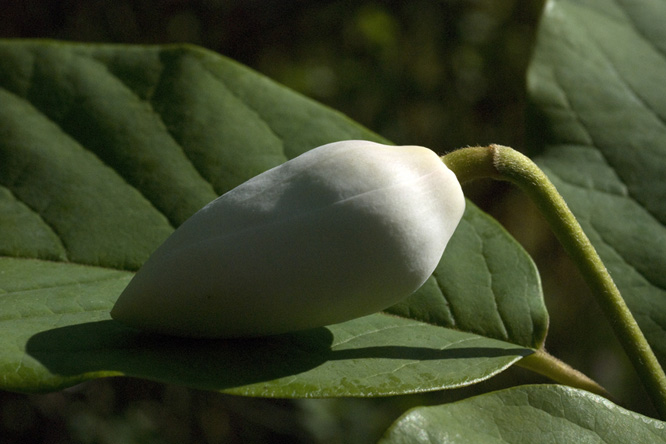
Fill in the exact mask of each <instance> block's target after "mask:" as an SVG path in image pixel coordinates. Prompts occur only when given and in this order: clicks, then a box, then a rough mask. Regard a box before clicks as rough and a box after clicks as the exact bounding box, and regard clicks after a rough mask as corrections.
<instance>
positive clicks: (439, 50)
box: [0, 0, 645, 443]
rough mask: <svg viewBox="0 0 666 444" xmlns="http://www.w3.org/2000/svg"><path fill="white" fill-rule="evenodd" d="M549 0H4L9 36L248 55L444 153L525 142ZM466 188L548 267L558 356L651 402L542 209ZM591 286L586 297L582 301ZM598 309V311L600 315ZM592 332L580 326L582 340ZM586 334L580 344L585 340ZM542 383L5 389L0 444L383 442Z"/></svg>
mask: <svg viewBox="0 0 666 444" xmlns="http://www.w3.org/2000/svg"><path fill="white" fill-rule="evenodd" d="M542 3H543V0H522V1H519V0H448V1H447V0H439V1H436V0H410V1H384V2H379V1H366V0H362V1H355V2H352V1H344V0H319V1H316V2H315V1H312V0H309V1H307V0H294V1H284V0H199V1H190V0H136V1H133V0H68V1H59V0H33V1H30V0H27V1H8V2H4V4H3V5H2V9H3V12H2V14H0V38H52V39H62V40H69V41H85V42H109V43H132V44H134V43H142V44H153V43H154V44H161V43H169V42H189V43H193V44H197V45H201V46H204V47H206V48H209V49H212V50H214V51H216V52H219V53H221V54H224V55H226V56H228V57H230V58H233V59H235V60H237V61H239V62H241V63H243V64H246V65H248V66H250V67H252V68H254V69H256V70H258V71H259V72H262V73H263V74H265V75H267V76H269V77H271V78H273V79H274V80H276V81H278V82H280V83H283V84H284V85H286V86H288V87H290V88H293V89H295V90H297V91H300V92H302V93H303V94H305V95H308V96H310V97H312V98H314V99H316V100H318V101H320V102H322V103H325V104H327V105H329V106H331V107H333V108H335V109H338V110H340V111H342V112H343V113H345V114H347V115H348V116H350V117H351V118H352V119H354V120H356V121H358V122H360V123H361V124H363V125H365V126H367V127H369V128H371V129H373V130H374V131H376V132H378V133H380V134H382V135H383V136H385V137H387V138H388V139H390V140H393V141H394V142H396V143H399V144H417V145H424V146H428V147H430V148H432V149H434V150H435V151H438V152H440V153H443V152H446V151H450V150H452V149H454V148H456V147H460V146H466V145H476V144H489V143H500V144H504V145H510V146H513V147H515V148H518V149H524V148H525V147H524V133H525V131H524V125H525V123H524V120H525V119H524V112H525V108H526V106H527V104H526V97H525V72H526V68H527V65H528V63H529V57H530V51H531V49H532V46H533V43H534V36H535V31H536V26H537V23H538V17H539V13H540V11H541V7H542ZM466 193H467V194H468V196H470V197H471V198H472V200H474V201H475V202H477V203H479V204H480V205H481V206H482V207H483V208H484V209H486V210H487V211H489V212H491V214H493V215H494V216H496V217H498V218H499V219H500V221H502V222H503V223H504V224H505V225H506V226H507V227H508V228H509V230H510V231H511V232H512V233H513V234H514V235H515V236H516V238H517V239H518V240H519V241H521V242H522V243H523V244H524V245H525V247H526V248H527V249H528V251H529V252H530V253H531V254H533V256H534V258H535V260H536V262H537V264H538V266H539V268H540V270H541V271H542V274H543V276H542V277H543V281H544V289H545V294H546V297H547V303H548V306H549V310H550V313H551V319H552V325H551V330H550V334H549V338H548V340H547V346H548V347H549V350H550V352H551V353H553V354H554V355H555V356H558V357H559V358H561V359H563V360H564V361H566V362H568V363H570V364H571V365H573V366H574V367H577V368H579V369H581V370H582V371H584V372H586V373H588V374H589V375H590V376H592V377H593V378H595V379H597V380H599V381H600V382H601V383H602V384H604V385H606V386H607V388H609V389H610V391H611V392H615V393H616V394H617V395H618V396H619V397H620V398H622V399H628V400H629V402H631V403H632V405H629V406H628V407H630V408H633V409H634V410H637V411H645V409H644V408H643V407H644V402H645V401H644V400H645V397H644V394H643V393H636V392H635V389H634V388H633V387H636V384H634V382H635V381H634V380H633V379H632V378H633V375H632V374H631V371H630V370H628V365H627V363H626V360H625V358H624V357H623V355H622V352H621V351H619V349H618V347H617V345H616V344H615V342H613V340H612V339H610V338H611V333H610V330H609V329H608V327H607V326H605V325H602V324H599V323H598V322H592V321H591V320H592V319H598V309H597V308H596V307H595V306H594V304H593V303H592V302H591V299H590V298H588V297H586V295H585V294H584V293H585V291H586V290H585V289H584V286H583V284H582V281H581V279H580V278H579V277H578V275H577V273H576V272H575V270H573V269H572V267H571V265H570V263H569V262H568V260H567V259H566V258H564V257H563V254H562V251H561V249H560V248H559V246H558V245H557V244H556V243H555V241H554V240H553V238H552V237H551V236H550V234H549V233H548V231H547V229H546V228H544V226H543V224H542V223H541V221H540V219H539V217H538V215H537V214H536V212H535V210H534V208H533V207H532V206H531V205H530V204H529V203H527V202H525V200H524V198H522V197H521V196H520V195H519V194H517V193H515V192H513V191H508V190H507V187H506V186H503V185H498V184H493V185H492V187H490V186H488V185H487V184H480V185H475V186H473V187H470V188H468V189H466ZM581 292H582V293H583V294H582V295H581ZM595 316H596V317H595ZM581 332H585V333H581ZM581 336H582V337H585V338H587V340H586V341H585V343H580V342H578V339H579V338H580V337H581ZM539 381H542V379H540V378H539V377H537V376H535V375H533V374H530V373H527V372H525V371H522V370H521V369H518V368H512V369H511V370H509V371H507V372H505V373H504V374H502V375H500V376H499V377H496V378H493V379H492V380H490V381H488V382H486V383H483V384H479V385H477V386H473V387H471V388H466V389H461V390H452V391H447V392H440V393H435V394H430V395H419V396H407V397H399V398H385V399H373V400H344V399H332V400H299V401H280V400H260V399H244V398H234V397H229V396H223V395H219V394H217V393H206V392H199V391H194V390H188V389H184V388H181V387H172V386H166V385H160V384H155V383H149V382H145V381H137V380H131V379H126V378H122V379H109V380H98V381H92V382H90V383H87V384H84V385H82V386H79V387H75V388H73V389H70V390H66V391H63V392H59V393H52V394H48V395H17V394H12V393H0V442H2V443H19V442H33V443H40V442H44V443H46V442H48V443H65V442H67V443H79V442H80V443H111V442H113V443H122V442H127V443H153V442H167V443H171V442H173V443H181V442H193V443H241V442H244V443H245V442H293V443H299V442H303V443H307V442H318V443H343V442H345V443H346V442H359V443H365V442H373V441H375V440H376V439H377V438H378V437H379V436H380V435H381V433H382V432H383V430H384V429H385V428H386V427H388V425H390V423H391V422H392V421H393V420H394V419H395V418H397V417H398V416H399V415H400V414H401V413H402V412H403V411H405V410H406V409H407V408H409V407H412V406H415V405H427V404H437V403H442V402H446V401H450V400H456V399H461V398H463V397H465V396H469V395H471V394H475V393H480V392H483V391H487V390H492V389H498V388H502V387H505V386H508V385H512V384H516V383H519V382H539Z"/></svg>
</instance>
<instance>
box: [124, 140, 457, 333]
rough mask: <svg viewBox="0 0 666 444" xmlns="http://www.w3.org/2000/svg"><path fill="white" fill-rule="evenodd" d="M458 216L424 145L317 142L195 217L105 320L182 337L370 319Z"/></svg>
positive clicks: (444, 174) (441, 243) (424, 270)
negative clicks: (369, 315)
mask: <svg viewBox="0 0 666 444" xmlns="http://www.w3.org/2000/svg"><path fill="white" fill-rule="evenodd" d="M464 208H465V201H464V197H463V193H462V190H461V188H460V184H459V183H458V180H457V179H456V177H455V175H454V174H453V172H451V171H450V170H449V169H448V168H447V167H446V166H445V165H444V163H443V162H442V161H441V160H440V158H439V157H438V156H437V155H436V154H435V153H434V152H433V151H431V150H429V149H427V148H423V147H417V146H401V147H394V146H386V145H380V144H377V143H373V142H367V141H344V142H336V143H331V144H328V145H324V146H321V147H318V148H315V149H313V150H311V151H308V152H306V153H304V154H302V155H301V156H299V157H296V158H294V159H292V160H290V161H288V162H286V163H284V164H282V165H280V166H277V167H275V168H273V169H271V170H268V171H266V172H264V173H262V174H260V175H258V176H256V177H254V178H252V179H250V180H249V181H247V182H245V183H243V184H241V185H239V186H238V187H236V188H234V189H233V190H231V191H229V192H228V193H226V194H224V195H222V196H220V197H219V198H217V199H216V200H214V201H213V202H211V203H209V204H208V205H206V206H205V207H204V208H202V209H201V210H200V211H199V212H197V213H196V214H194V215H193V216H192V217H191V218H190V219H188V220H187V221H186V222H185V223H183V224H182V225H181V226H180V227H179V228H178V229H177V230H176V231H175V232H174V233H173V234H172V235H171V236H170V237H169V238H168V239H167V240H166V241H165V242H164V243H163V244H162V245H161V246H160V247H159V248H158V249H157V250H156V251H155V252H154V253H153V255H152V256H151V257H150V258H149V259H148V261H147V262H146V263H145V264H144V266H143V267H142V268H141V269H140V270H139V272H138V273H137V274H136V276H135V277H134V278H133V279H132V281H131V282H130V283H129V285H128V286H127V288H126V289H125V290H124V291H123V293H122V294H121V295H120V297H119V299H118V301H117V302H116V305H115V306H114V307H113V310H112V312H111V315H112V317H113V318H115V319H116V320H118V321H120V322H122V323H125V324H127V325H129V326H133V327H136V328H139V329H143V330H147V331H153V332H158V333H165V334H172V335H178V336H191V337H238V336H261V335H270V334H278V333H285V332H290V331H297V330H303V329H308V328H314V327H320V326H324V325H329V324H333V323H338V322H342V321H346V320H349V319H353V318H356V317H360V316H364V315H368V314H371V313H374V312H376V311H379V310H382V309H385V308H387V307H389V306H391V305H393V304H395V303H396V302H398V301H400V300H401V299H403V298H405V297H407V296H409V295H410V294H412V293H413V292H414V291H415V290H417V289H418V288H419V287H420V286H421V285H422V284H423V283H424V282H425V280H426V279H427V278H428V277H429V276H430V275H431V274H432V272H433V270H434V269H435V267H436V266H437V264H438V262H439V260H440V258H441V256H442V253H443V252H444V248H445V247H446V244H447V243H448V241H449V239H450V238H451V236H452V234H453V231H454V230H455V228H456V226H457V225H458V223H459V221H460V219H461V217H462V214H463V211H464Z"/></svg>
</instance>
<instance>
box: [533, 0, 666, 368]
mask: <svg viewBox="0 0 666 444" xmlns="http://www.w3.org/2000/svg"><path fill="white" fill-rule="evenodd" d="M665 14H666V4H664V3H663V2H657V1H650V2H641V3H635V2H624V1H614V0H595V1H566V0H556V1H551V2H549V3H548V5H547V7H546V9H545V13H544V17H543V20H542V23H541V27H540V31H539V37H538V40H537V47H536V50H535V58H534V62H533V64H532V65H531V68H530V72H529V90H530V97H531V99H532V101H533V103H534V107H533V114H532V123H533V125H532V127H531V132H532V133H533V136H534V145H535V149H538V151H539V152H540V153H541V154H539V155H538V157H536V159H535V160H536V161H537V163H538V164H539V165H540V166H541V167H542V168H543V169H544V171H545V172H546V173H547V174H548V175H549V176H550V177H551V178H552V180H553V182H554V183H555V185H556V186H557V187H558V189H559V190H560V191H561V193H562V194H563V195H564V197H565V199H566V200H567V202H568V203H569V205H570V207H571V209H572V210H573V212H574V214H575V215H576V216H577V217H578V219H579V220H580V221H581V224H582V225H583V228H584V229H585V231H586V233H588V236H589V237H590V239H591V241H592V242H593V244H594V245H595V247H596V248H597V249H598V251H599V253H600V255H601V256H602V258H603V260H604V262H605V263H606V265H607V266H608V268H609V270H610V272H611V275H612V276H613V278H614V279H615V281H616V283H617V285H618V287H619V288H620V290H621V291H622V293H623V295H624V297H625V299H626V300H627V303H628V305H629V307H630V308H631V310H632V312H633V313H634V315H635V317H636V318H637V320H638V322H639V324H640V326H641V327H642V329H643V330H644V332H645V334H646V336H647V338H648V341H649V342H650V343H651V345H652V347H653V348H654V349H655V352H656V353H657V355H658V357H659V359H660V360H661V362H662V364H663V363H664V362H666V335H665V332H664V330H665V329H666V317H665V315H664V313H666V292H665V288H666V280H665V279H664V273H663V270H664V268H665V267H666V258H665V257H664V254H663V252H664V250H665V248H666V235H665V234H666V231H665V230H664V223H665V222H666V199H665V198H666V182H664V180H663V173H664V169H665V168H666V160H665V159H666V127H665V126H664V121H665V120H666V89H664V82H663V79H664V77H665V76H666V58H665V57H664V55H665V54H666V52H665V50H666V47H665V46H664V42H665V41H666V30H664V28H663V27H662V26H661V25H659V24H658V23H659V21H660V19H658V18H660V17H664V15H665Z"/></svg>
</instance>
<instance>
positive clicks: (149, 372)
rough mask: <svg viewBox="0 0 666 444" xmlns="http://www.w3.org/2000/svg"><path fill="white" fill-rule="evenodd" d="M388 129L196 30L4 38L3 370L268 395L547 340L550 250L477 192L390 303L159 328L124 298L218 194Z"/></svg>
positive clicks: (486, 365)
mask: <svg viewBox="0 0 666 444" xmlns="http://www.w3.org/2000/svg"><path fill="white" fill-rule="evenodd" d="M344 139H368V140H375V141H383V139H381V137H379V136H377V135H376V134H373V133H372V132H370V131H368V130H366V129H364V128H362V127H360V126H359V125H358V124H356V123H354V122H352V121H350V120H349V119H347V118H346V117H344V116H342V115H340V114H339V113H337V112H335V111H332V110H330V109H328V108H326V107H324V106H322V105H319V104H317V103H314V102H312V101H311V100H309V99H307V98H304V97H302V96H300V95H298V94H295V93H293V92H292V91H289V90H287V89H286V88H284V87H282V86H280V85H277V84H275V83H274V82H272V81H270V80H268V79H266V78H264V77H262V76H260V75H258V74H256V73H254V72H252V71H250V70H249V69H247V68H245V67H242V66H240V65H238V64H237V63H235V62H233V61H230V60H228V59H225V58H224V57H221V56H219V55H217V54H214V53H211V52H209V51H205V50H203V49H200V48H196V47H190V46H161V47H158V46H153V47H142V46H109V45H81V44H65V43H59V42H39V41H16V42H12V41H5V42H1V43H0V209H2V210H3V211H2V212H0V332H2V335H1V337H2V339H1V341H2V343H3V347H2V348H1V349H0V385H1V386H2V387H3V388H5V389H8V390H17V391H40V390H54V389H58V388H61V387H66V386H68V385H72V384H75V383H77V382H79V381H83V380H86V379H90V378H95V377H102V376H115V375H128V376H135V377H142V378H148V379H153V380H157V381H165V382H172V383H179V384H184V385H189V386H193V387H199V388H204V389H214V390H224V391H226V392H229V393H238V394H244V395H251V396H289V397H290V396H299V397H308V396H371V395H387V394H398V393H410V392H416V391H425V390H434V389H440V388H446V387H457V386H460V385H465V384H471V383H474V382H476V381H480V380H483V379H486V378H488V377H490V376H492V375H494V374H496V373H498V372H500V371H502V370H503V369H505V368H506V367H507V366H509V365H511V364H512V363H513V362H515V361H516V360H518V359H520V358H521V357H523V356H525V355H526V354H529V353H530V352H531V350H532V349H533V348H536V347H538V346H540V345H541V344H542V342H543V339H544V337H545V334H546V329H547V313H546V310H545V307H544V305H543V301H542V297H541V287H540V283H539V278H538V275H537V273H536V269H535V267H534V264H533V263H532V261H531V260H530V259H529V257H528V256H527V255H526V254H525V252H524V251H523V250H522V249H521V248H520V247H519V246H518V245H517V244H516V243H515V241H514V240H513V239H512V238H511V237H509V236H508V235H507V234H506V233H505V232H504V231H503V230H502V229H501V227H500V226H499V225H498V224H497V223H496V222H494V221H493V220H491V219H490V218H489V217H488V216H486V215H484V214H483V213H481V212H480V211H479V210H478V209H477V208H476V207H474V206H473V205H471V204H470V205H469V206H468V209H467V211H466V213H465V218H464V220H463V222H462V223H461V228H460V229H459V230H458V232H457V233H456V235H455V236H454V239H453V240H452V241H451V245H450V248H448V249H447V253H446V254H445V257H444V258H443V259H442V262H441V263H440V264H439V266H438V268H437V270H436V273H435V274H434V276H433V277H432V278H430V280H429V281H428V282H427V283H426V284H425V285H424V286H423V288H421V289H420V290H419V291H418V292H417V293H416V294H415V295H413V296H412V297H410V298H409V299H408V300H406V301H405V302H403V303H401V304H399V306H397V307H394V308H393V309H391V310H390V312H391V314H376V315H373V316H369V317H365V318H361V319H358V320H354V321H350V322H348V323H344V324H338V325H335V326H328V327H322V328H319V329H315V330H312V331H307V332H299V333H294V334H290V335H283V336H279V337H273V338H262V339H253V340H236V341H222V340H218V341H193V340H184V339H176V338H168V337H155V336H149V335H146V334H143V333H140V332H137V331H135V330H131V329H129V328H126V327H124V326H122V325H120V324H119V323H117V322H115V321H112V320H111V319H110V317H109V310H110V309H111V307H112V306H113V303H114V302H115V300H116V298H117V297H118V295H119V294H120V292H121V291H122V289H123V288H124V287H125V285H126V284H127V282H129V280H130V279H131V277H132V274H133V272H134V271H136V270H137V269H138V268H139V267H140V266H141V264H142V263H143V262H144V261H145V260H146V258H147V257H148V256H149V255H150V254H151V252H152V251H153V250H154V249H155V248H156V247H157V246H158V245H159V244H160V243H161V242H162V241H163V240H164V239H165V238H166V237H167V236H168V235H169V234H170V233H171V232H172V231H173V230H174V228H175V227H177V226H178V225H179V224H180V223H182V222H183V221H184V220H185V219H187V218H188V217H189V216H190V215H192V214H193V213H194V212H195V211H197V210H198V209H199V208H201V207H202V206H203V205H205V204H206V203H208V202H209V201H211V200H213V199H214V198H215V197H217V196H218V195H219V194H222V193H224V192H226V191H228V190H230V189H231V188H233V187H235V186H236V185H238V184H240V183H242V182H243V181H245V180H247V179H249V178H251V177H253V176H254V175H256V174H259V173H260V172H262V171H265V170H266V169H268V168H271V167H273V166H276V165H279V164H281V163H283V162H284V161H286V160H287V159H290V158H293V157H295V156H297V155H299V154H301V153H302V152H304V151H306V150H308V149H310V148H313V147H316V146H319V145H322V144H324V143H328V142H332V141H335V140H344Z"/></svg>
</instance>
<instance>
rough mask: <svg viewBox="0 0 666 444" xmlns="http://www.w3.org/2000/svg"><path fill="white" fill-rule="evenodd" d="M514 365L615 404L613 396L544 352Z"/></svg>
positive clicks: (533, 354) (537, 352) (538, 351)
mask: <svg viewBox="0 0 666 444" xmlns="http://www.w3.org/2000/svg"><path fill="white" fill-rule="evenodd" d="M516 365H518V366H520V367H523V368H525V369H528V370H532V371H533V372H536V373H539V374H540V375H543V376H546V377H548V378H550V379H552V380H553V381H555V382H559V383H560V384H566V385H568V386H570V387H575V388H579V389H583V390H587V391H588V392H591V393H594V394H596V395H599V396H603V397H604V398H606V399H609V400H611V401H613V402H616V400H615V399H614V398H613V396H612V395H611V394H610V393H608V391H606V389H605V388H603V387H602V386H601V385H599V384H598V383H597V382H595V381H594V380H592V379H590V378H589V377H587V376H586V375H584V374H583V373H581V372H579V371H578V370H576V369H574V368H572V367H571V366H569V365H568V364H566V363H564V362H562V361H560V360H559V359H557V358H556V357H554V356H553V355H551V354H549V353H548V352H546V351H545V350H541V349H540V350H537V351H536V352H534V353H532V354H531V355H528V356H525V357H524V358H523V359H521V360H520V361H518V362H517V363H516ZM616 403H617V402H616Z"/></svg>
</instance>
